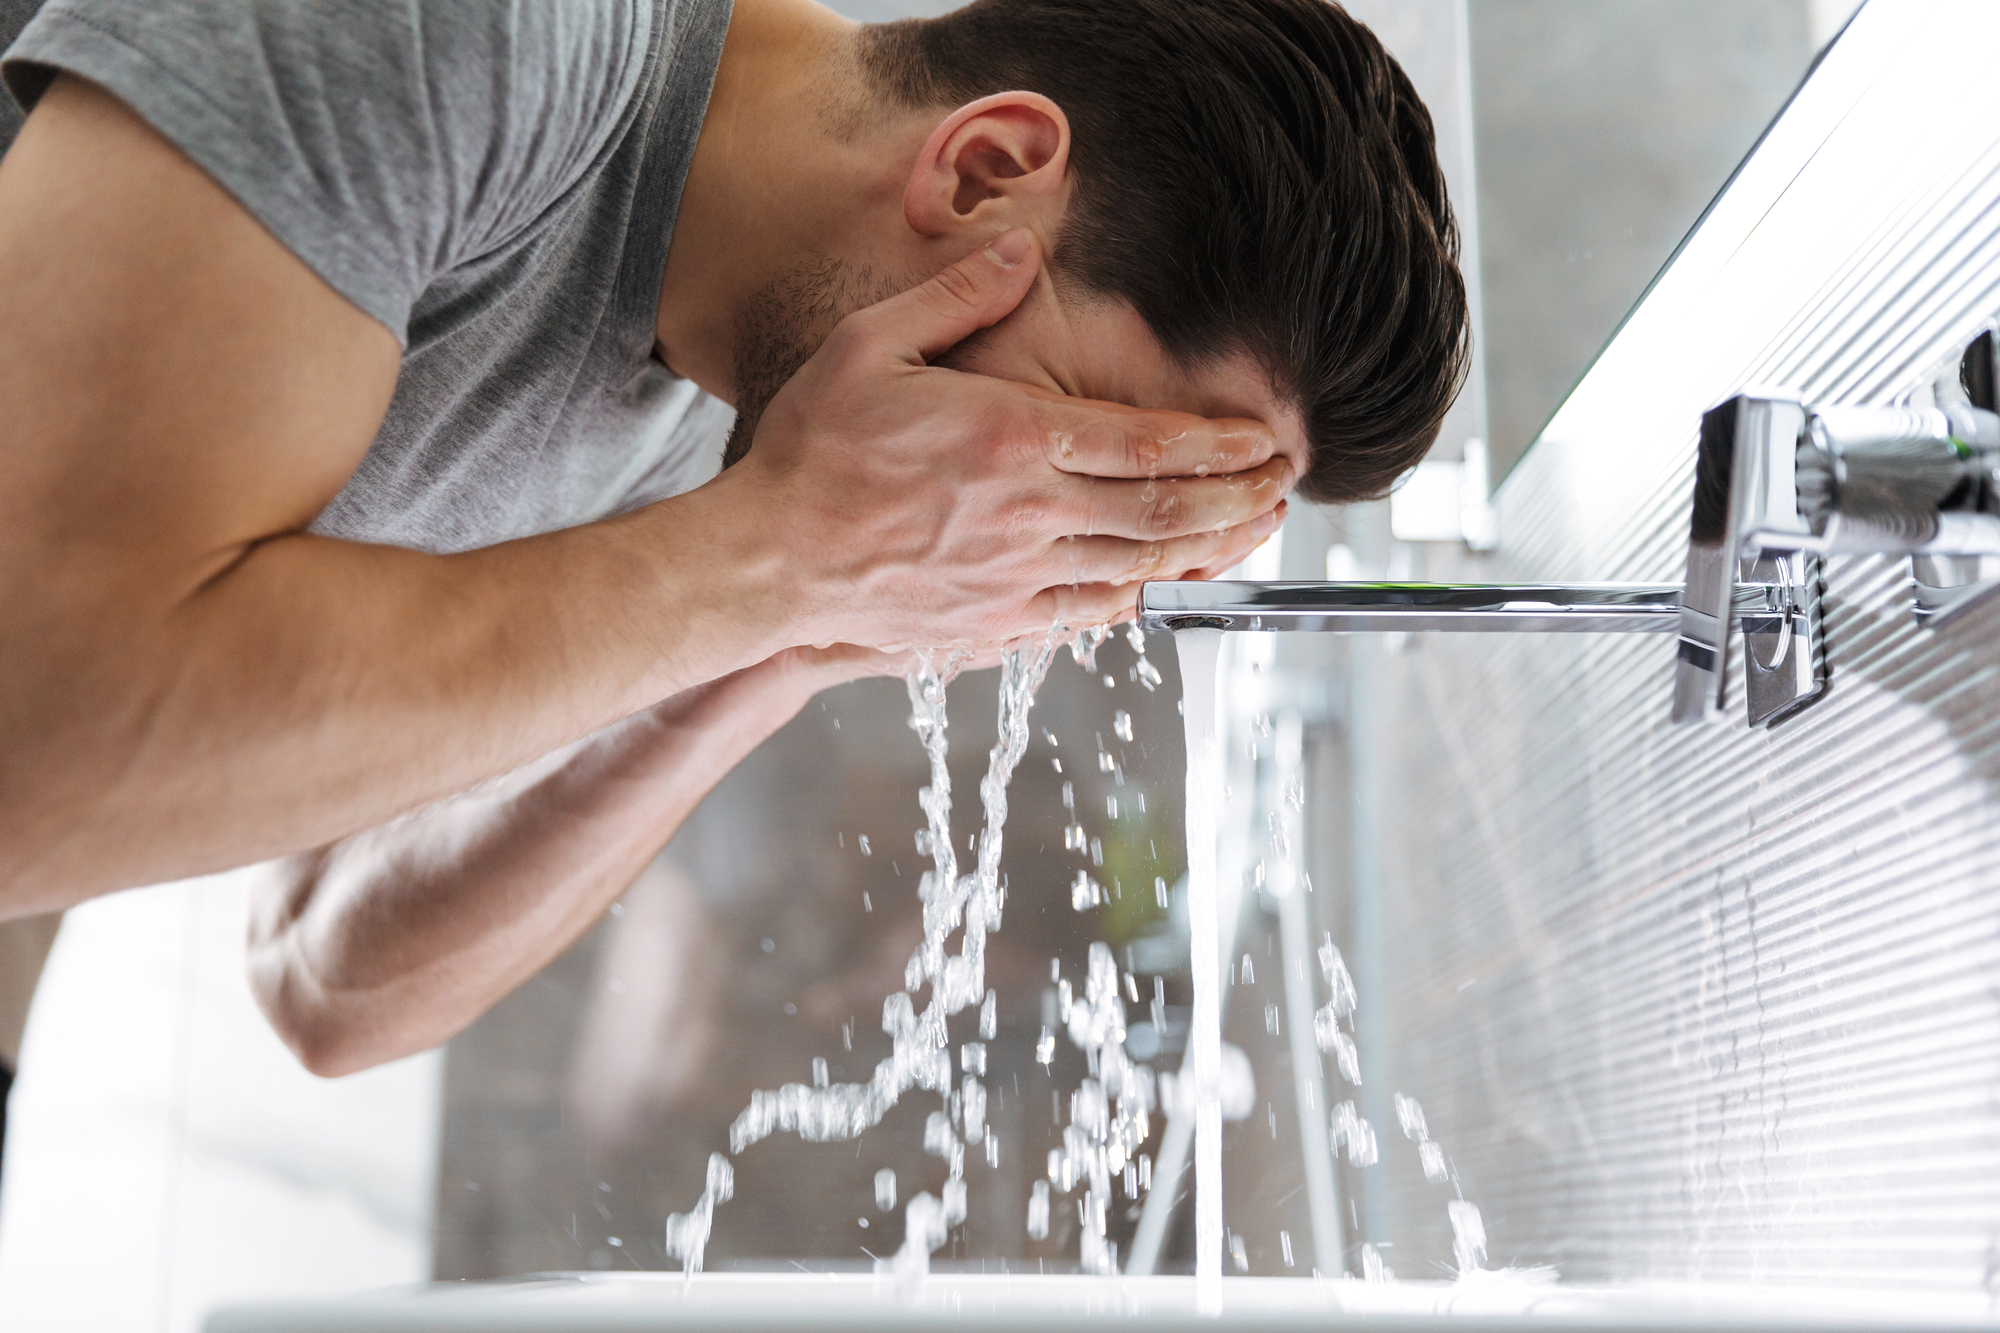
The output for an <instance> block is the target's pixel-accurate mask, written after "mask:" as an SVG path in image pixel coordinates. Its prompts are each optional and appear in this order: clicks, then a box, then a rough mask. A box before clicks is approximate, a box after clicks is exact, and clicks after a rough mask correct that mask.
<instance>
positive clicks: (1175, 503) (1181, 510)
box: [1139, 486, 1194, 537]
mask: <svg viewBox="0 0 2000 1333" xmlns="http://www.w3.org/2000/svg"><path fill="white" fill-rule="evenodd" d="M1193 514H1194V506H1193V505H1192V504H1190V503H1189V501H1188V498H1187V496H1186V494H1185V493H1183V492H1182V491H1181V489H1180V488H1179V487H1178V486H1168V487H1165V488H1163V489H1162V490H1161V491H1160V492H1159V494H1157V495H1155V496H1154V497H1153V498H1152V499H1151V500H1149V501H1147V502H1146V507H1145V509H1144V510H1142V511H1141V512H1140V517H1139V528H1140V531H1142V532H1146V533H1150V534H1152V535H1155V536H1160V537H1172V536H1176V535H1178V534H1180V533H1182V532H1185V531H1186V530H1187V527H1188V523H1189V520H1190V519H1191V518H1192V517H1193Z"/></svg>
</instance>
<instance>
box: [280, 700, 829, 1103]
mask: <svg viewBox="0 0 2000 1333" xmlns="http://www.w3.org/2000/svg"><path fill="white" fill-rule="evenodd" d="M816 684H817V680H816V678H815V675H814V673H813V672H811V671H810V670H787V671H774V670H770V669H766V668H760V669H757V670H753V671H750V672H745V673H741V674H739V675H737V676H733V677H731V678H729V679H727V680H723V681H718V682H715V683H713V684H711V685H706V686H702V687H698V688H697V689H695V690H693V691H689V692H687V693H685V694H683V695H680V696H677V697H676V698H674V699H671V700H669V701H667V702H666V703H665V704H662V705H660V706H658V707H656V708H653V709H648V710H646V711H645V712H643V713H640V714H638V715H635V716H633V717H631V718H627V719H626V720H624V721H622V722H620V723H617V724H616V725H614V726H612V727H610V728H608V729H606V730H605V731H604V732H602V733H600V734H598V735H595V736H593V737H591V738H589V739H588V740H587V741H585V742H583V743H582V744H581V745H579V746H577V747H574V749H573V750H571V751H569V752H566V753H563V754H559V755H556V756H551V757H550V758H549V759H548V760H545V761H542V762H539V763H537V764H535V765H533V766H531V768H530V769H529V770H527V771H526V772H524V773H522V774H518V775H513V776H510V777H509V778H506V779H502V780H501V781H500V782H499V783H495V784H493V785H492V786H491V787H490V788H488V789H487V790H484V791H479V792H473V793H469V794H467V795H465V796H463V797H457V798H453V799H452V800H449V801H445V802H443V803H441V804H439V805H438V806H436V807H433V808H432V809H429V810H426V811H424V812H422V813H421V814H418V815H415V816H412V817H410V818H408V819H405V820H401V821H399V822H397V823H396V824H394V825H391V826H389V827H387V828H383V829H377V830H372V831H370V832H367V833H364V834H360V835H357V836H355V837H352V838H349V839H346V840H345V841H343V842H341V843H339V844H337V845H335V846H333V847H329V848H325V849H322V850H321V851H319V852H314V853H309V854H307V855H304V856H300V857H294V858H291V859H289V860H287V861H285V862H281V863H278V864H276V865H274V866H272V867H270V868H269V869H268V871H266V872H265V873H266V874H267V875H269V876H270V877H271V879H272V881H273V882H270V883H268V884H266V885H264V886H263V887H262V891H261V892H260V895H259V901H258V903H257V907H256V910H255V916H254V920H253V925H252V940H251V957H250V970H251V977H252V984H253V988H254V989H255V991H256V993H257V995H258V999H259V1001H260V1003H261V1004H262V1005H263V1006H264V1009H265V1012H266V1014H267V1015H268V1016H269V1017H270V1018H271V1020H272V1022H273V1024H274V1026H275V1027H276V1028H277V1029H278V1031H279V1032H280V1033H281V1034H282V1035H283V1036H284V1037H285V1039H286V1040H287V1042H288V1043H290V1044H291V1045H292V1047H293V1049H294V1050H295V1051H296V1052H297V1053H298V1055H299V1057H300V1059H301V1060H302V1061H304V1063H305V1064H306V1065H307V1067H308V1068H310V1069H312V1070H314V1071H315V1072H316V1073H320V1074H327V1075H333V1074H343V1073H348V1072H352V1071H353V1070H356V1069H362V1068H366V1067H368V1066H370V1065H374V1064H379V1063H381V1062H382V1061H385V1060H391V1059H395V1058H397V1057H400V1056H403V1055H408V1054H411V1053H413V1052H416V1051H420V1050H425V1049H427V1048H429V1047H431V1046H435V1045H437V1044H438V1043H439V1042H441V1041H444V1040H445V1039H447V1038H449V1037H450V1036H452V1035H453V1034H454V1033H456V1032H458V1031H459V1030H461V1029H462V1028H464V1027H465V1026H466V1025H467V1024H468V1023H470V1022H471V1021H472V1020H473V1019H474V1018H476V1017H477V1016H478V1015H479V1014H480V1013H482V1012H484V1011H485V1010H486V1008H487V1007H489V1006H490V1005H492V1004H493V1003H494V1002H495V1001H497V1000H498V999H500V998H501V997H502V996H503V995H505V994H507V993H508V992H509V991H511V990H513V989H514V988H515V987H517V986H519V985H520V984H521V983H522V982H524V981H526V980H527V979H528V978H529V977H530V976H532V975H533V974H534V973H535V972H536V971H538V970H539V969H540V968H541V967H542V966H543V965H544V964H546V963H547V962H548V961H549V960H550V959H552V958H554V957H555V956H556V955H557V954H558V953H560V952H561V951H562V950H563V949H566V948H567V947H569V945H570V944H571V943H573V942H574V941H575V940H576V939H577V938H578V937H579V936H581V935H582V934H583V932H584V931H585V930H586V929H588V928H589V926H590V924H591V923H592V922H593V921H595V920H597V919H598V917H599V916H600V915H602V913H603V912H604V910H605V909H606V907H607V906H608V905H609V904H610V902H611V901H612V900H613V899H615V898H616V897H617V896H618V895H619V894H620V893H623V892H624V891H625V889H626V888H627V887H628V886H629V885H630V884H631V882H632V881H633V880H634V879H635V878H636V877H637V876H638V874H639V872H640V871H641V870H642V869H644V867H645V866H646V864H647V863H648V862H649V861H651V860H652V858H653V857H654V856H656V855H657V854H658V853H659V850H660V848H661V847H662V846H664V845H665V843H666V842H667V840H668V839H669V838H670V837H671V836H672V835H673V833H674V830H675V829H677V828H678V827H679V826H680V824H681V822H682V821H683V820H684V819H686V817H687V816H688V814H689V813H690V812H691V811H692V810H693V809H694V807H695V806H696V805H697V804H698V803H699V802H700V801H701V799H702V797H704V796H705V795H706V794H707V793H708V792H709V791H710V789H712V788H713V787H714V785H715V784H716V782H717V781H719V780H720V779H721V778H722V776H723V775H724V774H726V773H727V772H728V771H729V770H730V769H731V768H733V767H734V766H735V765H736V764H737V762H738V761H740V760H741V759H742V758H743V756H745V755H746V754H748V753H749V752H750V751H751V750H752V749H754V748H755V747H756V746H757V744H758V743H760V742H761V741H762V740H763V739H764V738H765V737H767V736H768V735H769V734H770V733H771V732H773V731H774V730H776V729H777V728H778V727H779V726H780V725H782V724H783V723H784V722H785V721H786V720H787V719H788V718H790V717H791V716H793V715H794V714H795V713H796V712H797V711H798V708H799V706H800V705H801V704H802V703H803V702H804V701H805V699H806V698H808V697H809V696H810V694H811V693H812V691H813V688H814V686H815V685H816Z"/></svg>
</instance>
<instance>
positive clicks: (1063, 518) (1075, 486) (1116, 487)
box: [1046, 455, 1295, 542]
mask: <svg viewBox="0 0 2000 1333" xmlns="http://www.w3.org/2000/svg"><path fill="white" fill-rule="evenodd" d="M1294 480H1295V478H1294V475H1293V472H1292V464H1291V460H1290V459H1288V458H1285V457H1284V456H1282V455H1280V456H1279V457H1276V458H1272V459H1269V460H1267V461H1266V462H1264V463H1263V464H1261V465H1259V466H1257V467H1254V468H1251V469H1250V470H1248V471H1246V472H1239V473H1236V474H1235V475H1233V476H1228V477H1179V478H1175V477H1162V478H1160V479H1159V480H1157V481H1154V480H1147V481H1107V480H1104V479H1102V478H1097V477H1068V478H1065V479H1064V480H1063V482H1062V485H1061V489H1060V492H1059V495H1060V499H1059V501H1058V502H1057V503H1056V504H1053V505H1050V506H1048V508H1047V511H1046V515H1047V521H1048V522H1049V523H1050V525H1051V527H1052V528H1053V531H1052V532H1051V533H1050V535H1051V536H1058V537H1060V536H1069V535H1078V536H1086V537H1126V538H1131V539H1133V540H1136V541H1150V542H1157V541H1167V540H1170V539H1172V538H1175V537H1187V536H1194V535H1197V534H1201V533H1215V532H1222V531H1225V530H1226V529H1229V528H1233V527H1236V526H1238V525H1240V524H1243V523H1248V522H1250V521H1251V520H1252V519H1255V518H1257V517H1259V516H1260V515H1263V514H1268V513H1270V512H1271V511H1272V510H1273V509H1276V508H1277V507H1278V505H1279V504H1280V503H1281V502H1282V501H1283V500H1284V498H1285V496H1286V495H1287V494H1288V493H1290V491H1291V489H1292V484H1293V481H1294Z"/></svg>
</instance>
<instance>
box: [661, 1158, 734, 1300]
mask: <svg viewBox="0 0 2000 1333" xmlns="http://www.w3.org/2000/svg"><path fill="white" fill-rule="evenodd" d="M735 1192H736V1172H735V1170H734V1169H733V1168H732V1167H731V1166H730V1165H729V1159H728V1158H726V1157H724V1156H723V1155H722V1154H721V1153H719V1152H712V1153H710V1154H709V1155H708V1183H707V1185H706V1186H705V1187H704V1188H703V1189H702V1192H701V1198H699V1199H697V1200H696V1201H695V1205H694V1209H693V1210H692V1211H691V1212H685V1213H675V1214H673V1215H672V1216H670V1217H668V1218H667V1236H666V1249H667V1255H668V1257H670V1258H674V1259H679V1260H680V1261H681V1272H682V1273H683V1274H684V1275H685V1276H686V1277H687V1278H688V1279H692V1278H693V1277H694V1275H695V1274H696V1273H699V1272H700V1271H701V1257H702V1253H703V1251H705V1250H706V1249H707V1248H708V1235H709V1231H710V1229H711V1228H712V1227H713V1226H714V1224H715V1206H716V1205H717V1204H719V1203H726V1202H728V1200H729V1196H730V1195H731V1194H734V1193H735Z"/></svg>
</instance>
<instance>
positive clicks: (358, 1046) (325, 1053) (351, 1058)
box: [273, 1016, 394, 1078]
mask: <svg viewBox="0 0 2000 1333" xmlns="http://www.w3.org/2000/svg"><path fill="white" fill-rule="evenodd" d="M273 1026H274V1027H276V1028H277V1031H278V1036H279V1037H280V1038H281V1039H282V1040H283V1041H284V1043H285V1045H286V1046H287V1047H289V1048H290V1050H291V1052H292V1054H293V1055H294V1056H296V1057H298V1061H299V1063H300V1064H301V1065H303V1066H304V1067H305V1071H306V1072H307V1073H308V1074H312V1075H315V1076H316V1077H319V1078H342V1077H345V1076H346V1075H348V1074H358V1073H360V1072H361V1071H362V1070H364V1069H373V1068H374V1067H375V1066H376V1065H379V1064H385V1063H387V1062H388V1061H389V1060H391V1059H393V1058H394V1057H393V1055H390V1054H385V1053H382V1052H379V1051H377V1050H375V1049H373V1047H372V1045H371V1043H370V1042H369V1041H368V1040H367V1039H366V1038H365V1037H364V1036H363V1035H362V1034H360V1033H358V1032H356V1031H355V1030H354V1029H353V1027H352V1026H351V1025H349V1024H345V1023H342V1022H340V1021H339V1020H338V1019H334V1020H332V1021H327V1019H326V1018H325V1017H323V1016H322V1017H319V1018H315V1019H311V1020H308V1021H304V1022H289V1023H278V1022H276V1021H275V1020H274V1022H273Z"/></svg>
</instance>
